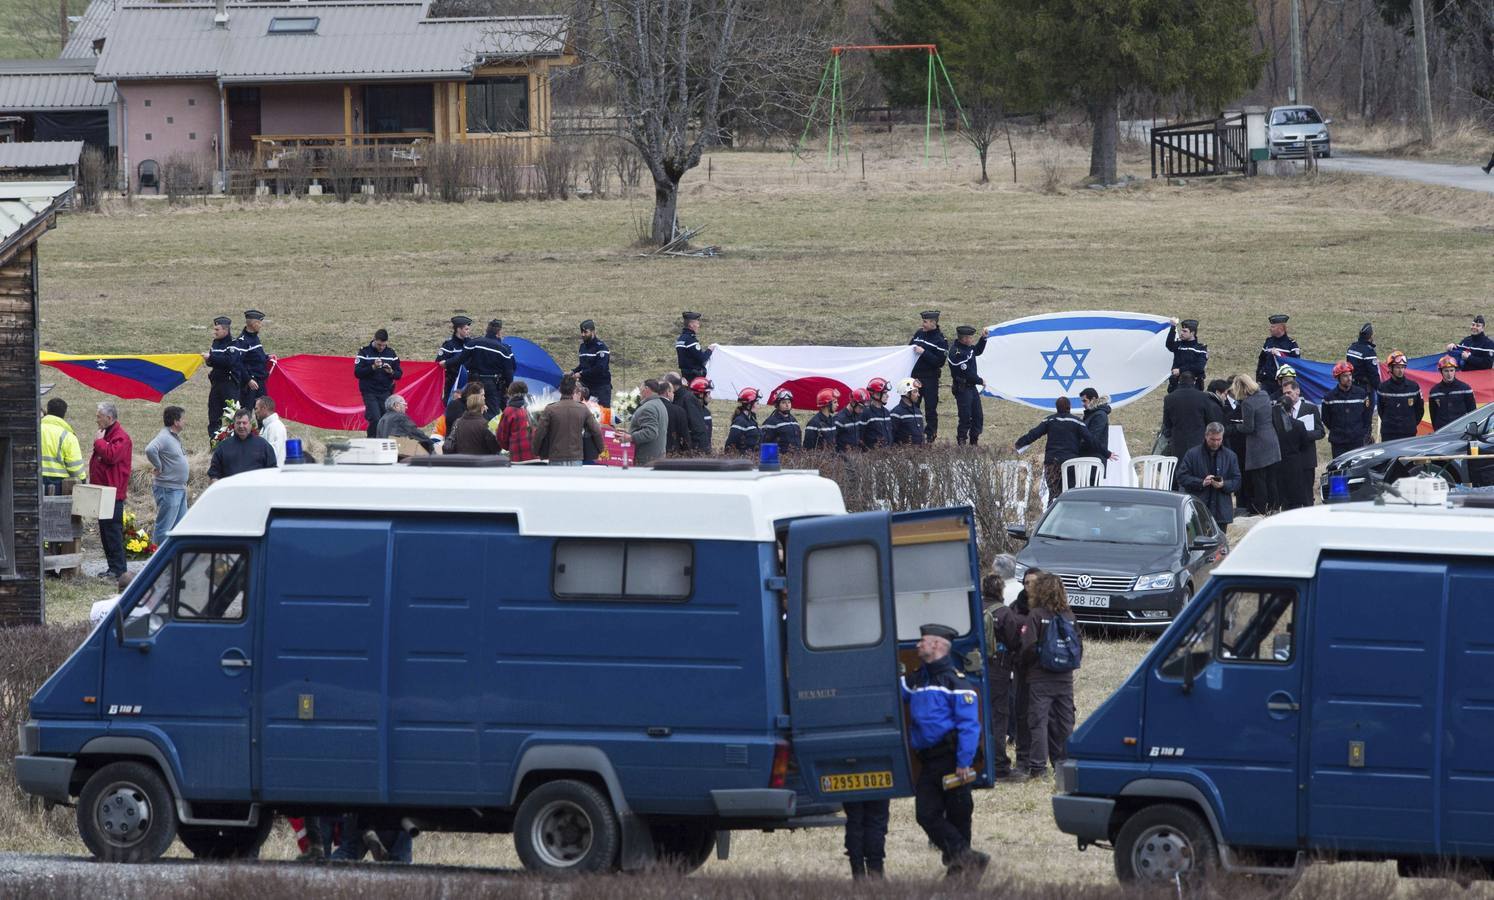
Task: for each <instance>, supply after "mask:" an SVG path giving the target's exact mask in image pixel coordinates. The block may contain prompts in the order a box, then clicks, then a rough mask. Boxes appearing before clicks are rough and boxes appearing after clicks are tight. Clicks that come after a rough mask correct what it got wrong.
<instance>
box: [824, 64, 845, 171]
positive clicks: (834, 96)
mask: <svg viewBox="0 0 1494 900" xmlns="http://www.w3.org/2000/svg"><path fill="white" fill-rule="evenodd" d="M830 64H831V65H832V66H833V67H834V69H835V73H834V74H833V75H831V76H830V140H829V141H827V142H826V143H825V168H827V169H828V168H830V166H831V165H833V164H834V162H835V103H836V101H837V100H838V99H839V97H840V54H839V53H836V54H834V55H833V56H832V57H831V59H830ZM844 139H845V138H844V137H842V138H841V140H844Z"/></svg>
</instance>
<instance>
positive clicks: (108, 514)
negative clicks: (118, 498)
mask: <svg viewBox="0 0 1494 900" xmlns="http://www.w3.org/2000/svg"><path fill="white" fill-rule="evenodd" d="M72 501H73V514H74V515H79V516H84V517H87V518H90V519H112V518H114V488H112V487H110V486H108V485H97V484H75V485H73V496H72Z"/></svg>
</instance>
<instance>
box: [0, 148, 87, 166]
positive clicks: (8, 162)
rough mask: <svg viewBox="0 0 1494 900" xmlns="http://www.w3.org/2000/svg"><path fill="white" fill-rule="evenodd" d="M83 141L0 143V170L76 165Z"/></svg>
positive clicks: (81, 151)
mask: <svg viewBox="0 0 1494 900" xmlns="http://www.w3.org/2000/svg"><path fill="white" fill-rule="evenodd" d="M82 154H83V142H82V141H24V142H19V143H6V144H0V171H5V170H6V169H55V168H58V167H61V166H76V165H77V164H78V157H79V156H81V155H82Z"/></svg>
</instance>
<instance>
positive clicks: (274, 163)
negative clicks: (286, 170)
mask: <svg viewBox="0 0 1494 900" xmlns="http://www.w3.org/2000/svg"><path fill="white" fill-rule="evenodd" d="M434 139H435V135H433V134H431V133H429V132H399V133H395V134H256V135H254V136H253V137H251V138H250V140H251V141H253V143H254V167H255V168H256V169H276V168H279V164H280V160H282V159H284V158H286V157H287V156H290V155H292V154H295V153H299V152H301V151H303V150H305V151H309V152H310V153H311V163H312V166H313V167H314V168H321V167H324V166H326V164H327V159H328V157H329V155H330V153H331V151H332V150H334V149H337V148H347V149H351V150H355V151H362V152H360V153H359V154H358V157H359V159H360V161H366V162H368V163H379V164H382V165H399V164H401V163H407V164H409V165H411V166H417V165H419V164H420V158H421V147H422V146H423V145H425V144H429V143H430V142H431V141H432V140H434Z"/></svg>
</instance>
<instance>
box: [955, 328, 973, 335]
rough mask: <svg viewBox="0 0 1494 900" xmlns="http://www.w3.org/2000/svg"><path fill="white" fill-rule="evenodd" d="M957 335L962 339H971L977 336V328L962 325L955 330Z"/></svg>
mask: <svg viewBox="0 0 1494 900" xmlns="http://www.w3.org/2000/svg"><path fill="white" fill-rule="evenodd" d="M955 334H957V335H959V336H960V337H969V336H970V335H972V334H975V326H974V325H961V326H960V327H958V328H956V329H955Z"/></svg>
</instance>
